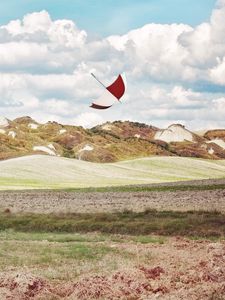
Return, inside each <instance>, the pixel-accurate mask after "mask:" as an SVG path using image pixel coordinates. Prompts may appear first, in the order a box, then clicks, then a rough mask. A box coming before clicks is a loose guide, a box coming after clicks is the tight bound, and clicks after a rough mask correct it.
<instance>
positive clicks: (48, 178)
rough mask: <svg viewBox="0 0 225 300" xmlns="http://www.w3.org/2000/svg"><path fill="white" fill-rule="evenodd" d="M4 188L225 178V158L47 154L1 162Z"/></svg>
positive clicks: (74, 186) (89, 185)
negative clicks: (91, 158) (96, 158)
mask: <svg viewBox="0 0 225 300" xmlns="http://www.w3.org/2000/svg"><path fill="white" fill-rule="evenodd" d="M0 170H1V173H0V189H1V190H10V189H33V188H37V189H39V188H41V189H43V188H44V189H48V188H53V189H54V188H70V187H73V188H80V187H99V186H113V185H114V186H116V185H117V186H118V185H128V184H147V183H160V182H172V181H181V180H195V179H208V178H225V160H213V161H212V160H202V159H195V158H182V157H151V158H141V159H135V160H128V161H122V162H116V163H106V164H99V163H92V162H85V161H81V160H76V159H68V158H62V157H54V156H47V155H33V156H24V157H20V158H13V159H9V160H4V161H1V162H0Z"/></svg>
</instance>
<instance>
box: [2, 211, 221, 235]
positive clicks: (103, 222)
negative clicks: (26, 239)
mask: <svg viewBox="0 0 225 300" xmlns="http://www.w3.org/2000/svg"><path fill="white" fill-rule="evenodd" d="M7 229H12V230H16V231H21V232H37V233H40V232H43V233H44V232H52V233H56V232H62V233H87V232H100V233H103V234H122V235H123V234H126V235H137V236H140V235H149V234H156V235H165V236H173V235H180V236H199V237H210V236H214V237H215V236H216V237H223V236H225V215H224V214H222V213H220V212H213V211H212V212H207V211H188V212H176V211H156V210H146V211H144V212H139V213H136V212H132V211H125V212H122V213H92V214H87V213H86V214H58V215H56V214H8V213H7V214H6V213H2V214H1V215H0V230H7ZM67 238H69V236H67Z"/></svg>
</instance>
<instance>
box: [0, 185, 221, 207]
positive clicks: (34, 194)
mask: <svg viewBox="0 0 225 300" xmlns="http://www.w3.org/2000/svg"><path fill="white" fill-rule="evenodd" d="M185 184H186V185H190V184H191V185H206V186H207V185H209V184H210V185H212V184H214V185H215V184H225V180H224V179H219V180H198V181H194V182H193V181H190V182H186V183H184V182H180V183H167V184H161V185H160V184H159V185H157V186H162V185H163V186H175V185H185ZM152 186H156V185H152ZM224 199H225V190H224V189H214V190H194V191H188V190H187V191H174V192H172V191H166V192H165V191H163V192H152V191H151V192H84V193H82V192H64V191H22V192H21V191H15V192H14V191H13V192H0V208H1V210H3V211H4V210H5V209H10V211H11V212H32V213H58V212H65V213H67V212H77V213H79V212H81V213H83V212H85V213H91V212H116V211H123V210H126V209H129V210H133V211H143V210H145V209H159V210H177V211H188V210H203V209H204V210H209V211H214V210H217V211H220V212H225V201H224Z"/></svg>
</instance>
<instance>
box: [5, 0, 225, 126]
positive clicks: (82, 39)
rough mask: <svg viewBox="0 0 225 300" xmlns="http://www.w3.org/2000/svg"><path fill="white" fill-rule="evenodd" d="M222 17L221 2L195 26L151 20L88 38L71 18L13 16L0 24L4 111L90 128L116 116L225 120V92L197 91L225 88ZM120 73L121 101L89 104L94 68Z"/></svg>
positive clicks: (109, 75)
mask: <svg viewBox="0 0 225 300" xmlns="http://www.w3.org/2000/svg"><path fill="white" fill-rule="evenodd" d="M224 20H225V2H224V0H220V1H218V3H217V6H216V8H215V9H214V10H213V12H212V15H211V18H210V21H209V22H207V23H206V22H205V23H202V24H200V25H199V26H196V27H195V28H193V27H191V26H189V25H186V24H171V25H168V24H164V25H162V24H147V25H145V26H143V27H142V28H138V29H136V30H132V31H130V32H128V33H127V34H124V35H122V36H109V37H107V38H104V39H93V38H92V39H90V38H89V36H88V35H87V33H86V32H85V31H84V30H81V29H79V28H77V26H76V24H75V23H74V22H73V21H71V20H55V21H54V20H52V19H51V17H50V15H49V13H48V12H46V11H41V12H34V13H31V14H27V15H26V16H24V18H23V19H22V20H12V21H11V22H9V23H8V24H6V25H4V26H1V27H0V58H1V59H0V69H1V73H0V99H1V100H0V114H2V115H6V116H7V117H9V118H13V117H15V116H21V115H31V116H32V117H34V118H37V120H39V121H40V120H41V121H47V120H56V121H60V122H64V123H70V124H71V123H76V124H78V125H83V126H86V127H90V126H93V125H96V124H97V123H101V122H104V121H106V120H115V119H122V120H124V119H130V120H135V121H141V122H147V123H153V124H156V125H158V126H159V125H160V124H161V125H164V124H167V123H168V122H173V121H174V122H178V121H183V122H187V123H190V124H192V126H197V122H198V121H199V123H201V124H203V125H204V124H205V125H206V127H207V124H218V126H220V127H221V126H222V125H221V124H224V126H225V121H223V120H224V113H225V112H224V110H223V109H222V105H224V102H223V100H221V99H224V95H223V94H221V93H220V94H218V95H214V94H213V93H210V92H207V91H205V92H204V88H202V89H201V92H196V91H195V87H196V86H198V85H202V83H204V84H205V85H207V84H208V85H209V84H210V85H211V86H212V87H213V88H215V89H216V88H217V87H218V86H219V85H220V87H223V86H225V79H224V78H225V40H224V36H225V22H224ZM122 71H125V72H126V73H127V80H128V91H127V94H126V97H125V98H124V99H123V102H124V104H123V105H120V104H118V105H115V106H114V107H113V108H112V109H110V110H109V111H104V112H103V111H101V112H98V111H93V110H91V109H90V108H89V104H90V103H91V102H92V101H93V100H94V99H95V98H96V97H98V96H100V94H101V93H102V87H101V86H100V85H98V83H97V82H95V81H94V79H93V78H92V77H91V76H90V72H94V73H95V74H96V75H97V76H98V77H99V78H100V79H101V80H102V81H103V82H104V84H106V85H107V84H110V83H111V82H112V80H113V79H114V78H115V76H116V75H117V74H118V73H120V72H122ZM186 86H188V88H187V87H186ZM221 101H222V102H221ZM221 103H222V104H221ZM218 116H219V117H218ZM161 125H160V126H161Z"/></svg>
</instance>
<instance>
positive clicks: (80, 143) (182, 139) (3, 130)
mask: <svg viewBox="0 0 225 300" xmlns="http://www.w3.org/2000/svg"><path fill="white" fill-rule="evenodd" d="M31 154H48V155H52V156H61V157H68V158H76V159H79V160H85V161H91V162H104V163H106V162H116V161H121V160H129V159H135V158H140V157H149V156H156V155H157V156H181V157H198V158H206V159H224V158H225V130H211V131H207V132H206V133H205V134H204V135H203V136H202V135H198V134H196V133H193V132H191V131H189V130H188V129H186V128H185V127H184V126H183V125H181V124H172V125H170V126H169V127H168V128H167V129H159V128H156V127H154V126H151V125H146V124H143V123H138V122H130V121H124V122H122V121H115V122H112V123H110V122H107V123H105V124H102V125H98V126H96V127H94V128H91V129H84V128H82V127H80V126H71V125H62V124H59V123H57V122H48V123H46V124H39V123H38V122H36V121H35V120H33V119H32V118H30V117H28V116H27V117H21V118H17V119H15V120H8V119H7V118H4V117H1V118H0V160H4V159H8V158H13V157H18V156H24V155H31Z"/></svg>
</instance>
